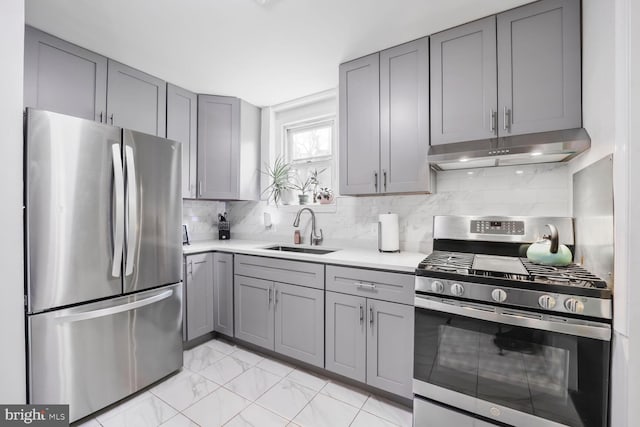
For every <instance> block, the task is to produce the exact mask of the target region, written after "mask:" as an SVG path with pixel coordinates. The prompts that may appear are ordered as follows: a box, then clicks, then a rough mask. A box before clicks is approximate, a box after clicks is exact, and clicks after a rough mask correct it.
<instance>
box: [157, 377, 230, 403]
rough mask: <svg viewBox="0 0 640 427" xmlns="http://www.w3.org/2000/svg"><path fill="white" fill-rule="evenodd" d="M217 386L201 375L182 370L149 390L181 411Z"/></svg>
mask: <svg viewBox="0 0 640 427" xmlns="http://www.w3.org/2000/svg"><path fill="white" fill-rule="evenodd" d="M218 387H219V385H218V384H216V383H214V382H213V381H209V380H208V379H206V378H205V377H203V376H202V375H199V374H196V373H193V372H191V371H188V370H184V371H182V372H180V373H179V374H178V375H175V376H173V377H171V378H169V379H167V380H166V381H164V382H163V383H161V384H159V385H157V386H156V387H154V388H152V389H151V390H150V391H151V393H153V394H155V395H156V396H158V397H159V398H160V399H162V400H164V401H165V402H167V403H168V404H169V405H171V406H172V407H173V408H175V409H177V410H178V411H182V410H184V409H186V408H187V407H189V406H190V405H192V404H193V403H195V402H197V401H198V400H200V399H202V398H203V397H205V396H206V395H207V394H209V393H211V392H212V391H214V390H215V389H217V388H218Z"/></svg>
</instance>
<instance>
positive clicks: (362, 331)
mask: <svg viewBox="0 0 640 427" xmlns="http://www.w3.org/2000/svg"><path fill="white" fill-rule="evenodd" d="M326 300H327V310H326V357H325V358H326V364H325V366H326V369H327V370H329V371H332V372H335V373H337V374H340V375H344V376H346V377H349V378H353V379H355V380H358V381H362V382H366V383H367V384H369V385H372V386H374V387H377V388H380V389H382V390H386V391H388V392H390V393H395V394H398V395H400V396H404V397H407V398H411V397H412V379H413V329H414V323H413V322H414V317H413V316H414V312H413V307H412V306H409V305H404V304H398V303H391V302H386V301H379V300H374V299H368V298H364V297H358V296H353V295H346V294H340V293H335V292H327V293H326Z"/></svg>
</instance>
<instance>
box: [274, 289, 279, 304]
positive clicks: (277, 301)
mask: <svg viewBox="0 0 640 427" xmlns="http://www.w3.org/2000/svg"><path fill="white" fill-rule="evenodd" d="M277 306H278V290H277V289H276V303H275V304H274V307H277Z"/></svg>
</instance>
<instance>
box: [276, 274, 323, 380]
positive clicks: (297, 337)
mask: <svg viewBox="0 0 640 427" xmlns="http://www.w3.org/2000/svg"><path fill="white" fill-rule="evenodd" d="M274 302H275V351H277V352H278V353H281V354H284V355H286V356H289V357H293V358H295V359H298V360H301V361H303V362H306V363H310V364H312V365H315V366H318V367H321V368H323V367H324V291H322V290H320V289H312V288H306V287H303V286H296V285H288V284H285V283H276V284H275V301H274Z"/></svg>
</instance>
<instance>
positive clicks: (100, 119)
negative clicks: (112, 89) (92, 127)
mask: <svg viewBox="0 0 640 427" xmlns="http://www.w3.org/2000/svg"><path fill="white" fill-rule="evenodd" d="M100 123H102V111H100Z"/></svg>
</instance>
